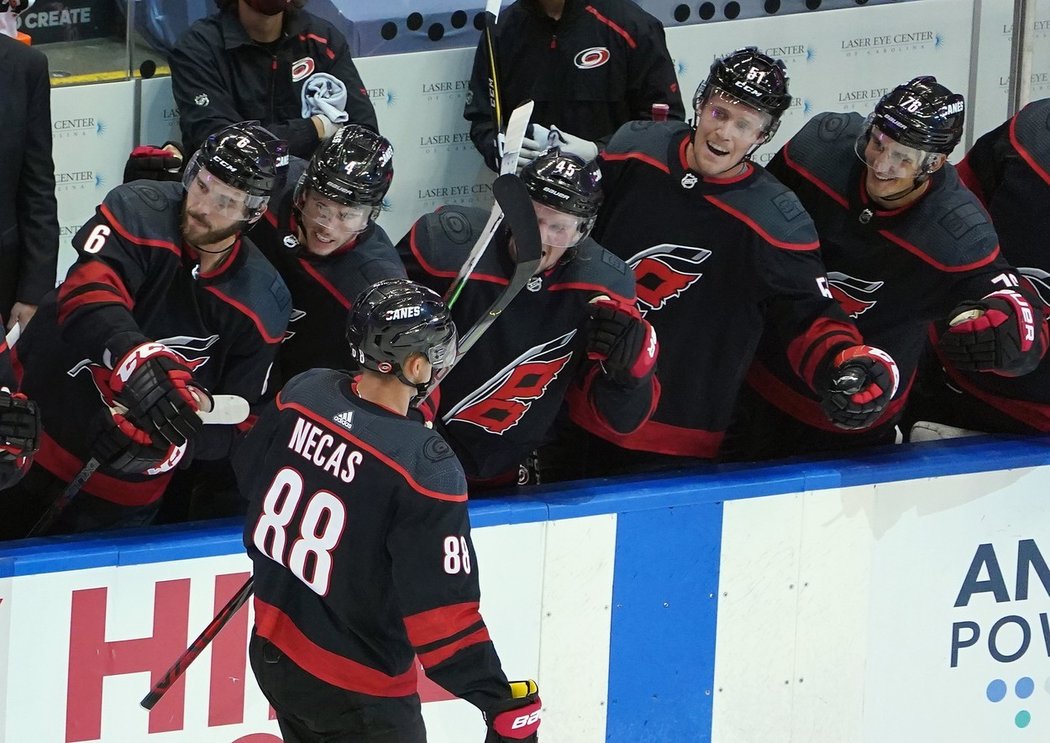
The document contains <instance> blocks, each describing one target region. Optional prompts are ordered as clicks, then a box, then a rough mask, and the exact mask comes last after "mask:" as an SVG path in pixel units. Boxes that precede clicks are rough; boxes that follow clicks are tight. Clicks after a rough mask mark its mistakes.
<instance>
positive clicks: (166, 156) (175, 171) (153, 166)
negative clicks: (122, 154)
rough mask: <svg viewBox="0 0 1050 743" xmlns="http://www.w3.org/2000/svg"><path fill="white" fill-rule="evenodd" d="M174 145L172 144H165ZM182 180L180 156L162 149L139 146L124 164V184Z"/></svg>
mask: <svg viewBox="0 0 1050 743" xmlns="http://www.w3.org/2000/svg"><path fill="white" fill-rule="evenodd" d="M167 144H174V143H172V142H169V143H166V144H165V146H167ZM141 180H147V181H180V180H182V156H181V155H179V154H177V153H174V152H172V151H171V150H166V149H164V147H154V146H152V145H140V146H139V147H136V148H135V149H133V150H132V151H131V156H130V157H128V161H127V162H126V163H125V164H124V182H125V183H131V182H132V181H141Z"/></svg>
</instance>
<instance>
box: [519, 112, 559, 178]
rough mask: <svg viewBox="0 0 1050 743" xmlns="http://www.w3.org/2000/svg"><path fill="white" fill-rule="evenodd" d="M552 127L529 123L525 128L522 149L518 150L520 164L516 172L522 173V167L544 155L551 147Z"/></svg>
mask: <svg viewBox="0 0 1050 743" xmlns="http://www.w3.org/2000/svg"><path fill="white" fill-rule="evenodd" d="M550 135H551V132H550V129H548V128H547V127H545V126H540V125H539V124H529V127H528V129H526V130H525V139H523V140H521V150H519V151H518V164H517V166H515V169H514V172H515V173H521V169H522V168H524V167H525V166H526V165H528V164H529V163H531V162H532V161H533V160H535V159H536V158H537V157H539V156H540V155H542V154H543V153H544V152H546V151H547V149H548V148H549V147H550Z"/></svg>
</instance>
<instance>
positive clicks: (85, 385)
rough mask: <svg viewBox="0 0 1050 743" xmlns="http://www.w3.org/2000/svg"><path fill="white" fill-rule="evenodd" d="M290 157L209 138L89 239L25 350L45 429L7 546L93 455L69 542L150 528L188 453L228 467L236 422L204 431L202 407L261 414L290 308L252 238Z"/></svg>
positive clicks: (240, 140) (127, 198)
mask: <svg viewBox="0 0 1050 743" xmlns="http://www.w3.org/2000/svg"><path fill="white" fill-rule="evenodd" d="M286 157H287V155H286V151H285V148H284V143H283V142H281V141H279V140H273V137H272V135H271V134H270V133H269V132H268V131H266V130H265V129H263V128H262V127H260V126H258V125H257V124H255V123H253V122H244V123H241V124H235V125H233V126H230V127H227V128H226V129H224V130H222V131H221V132H219V133H217V134H215V135H213V136H212V137H210V138H209V139H208V140H207V141H206V142H205V144H204V146H203V147H201V149H200V150H199V151H198V152H197V153H196V154H195V155H194V157H193V158H192V159H191V162H190V163H189V164H188V165H187V168H186V174H185V179H184V182H183V183H182V184H179V183H170V182H167V183H162V182H137V183H133V184H128V185H125V186H118V187H117V188H115V189H113V190H112V191H110V193H109V194H108V195H107V196H106V198H105V200H104V201H103V203H102V204H101V205H100V206H99V207H98V210H97V211H96V213H95V216H94V217H92V218H91V219H90V220H89V221H88V222H87V223H86V224H85V225H84V226H83V227H82V228H81V229H80V231H79V232H77V234H76V236H75V237H74V238H73V246H74V247H75V248H76V250H77V254H78V255H77V261H76V263H74V264H73V266H72V267H71V268H70V269H69V272H68V274H67V275H66V280H65V282H64V283H63V284H62V285H61V286H60V287H59V288H58V289H57V290H56V291H55V292H53V293H51V294H50V295H48V298H47V299H46V300H45V301H44V303H43V304H42V305H41V308H40V310H39V311H38V312H37V315H36V317H35V318H34V320H33V322H32V323H31V324H30V325H29V327H28V328H26V330H25V332H24V333H23V334H22V339H21V340H20V341H19V343H18V346H17V347H16V349H15V353H16V354H17V358H18V359H19V360H20V362H21V367H22V379H21V389H22V390H23V391H24V392H26V393H27V394H28V395H29V396H30V397H31V398H33V399H34V400H36V401H37V402H38V403H39V405H40V408H41V411H42V412H43V428H44V433H43V435H42V441H41V447H40V452H39V453H38V454H37V457H36V461H35V462H34V465H33V467H32V468H31V470H30V471H29V472H28V473H27V474H26V476H25V478H23V480H22V482H21V483H19V485H18V486H16V488H15V489H14V490H13V491H12V492H11V493H8V494H6V496H5V498H3V499H0V510H2V516H0V524H2V526H0V529H2V530H3V533H4V534H5V535H6V536H7V537H13V536H21V535H24V534H25V533H26V530H27V529H28V528H29V527H30V526H32V525H33V524H34V522H35V521H36V519H37V517H38V516H39V515H40V514H41V513H42V512H43V510H44V509H45V508H46V507H47V506H48V505H49V504H50V503H51V502H52V501H53V500H54V499H55V498H56V496H57V495H58V494H60V493H61V492H62V491H63V489H64V486H65V483H67V482H69V481H70V480H71V479H72V478H73V477H74V476H75V475H76V474H77V473H78V472H79V471H80V470H81V468H82V467H83V466H84V464H85V462H86V461H87V460H88V459H89V458H95V459H97V460H98V461H99V462H101V463H102V466H101V467H100V468H99V470H98V471H97V472H96V473H95V474H94V475H93V476H92V477H91V478H90V479H89V480H88V481H87V483H86V484H85V485H84V487H83V489H82V490H81V492H80V494H79V495H78V496H77V497H76V499H75V500H74V501H72V503H71V505H70V506H69V507H68V508H67V509H66V510H65V512H64V513H63V514H62V517H61V519H60V520H59V521H58V522H57V523H56V524H55V527H54V530H55V531H56V532H79V531H87V530H93V529H101V528H114V527H118V526H125V525H136V524H142V523H148V522H149V521H150V519H151V518H152V517H153V514H154V512H155V511H156V508H157V506H158V504H159V501H160V498H161V496H162V494H163V493H164V489H165V487H166V485H167V482H168V480H169V479H170V477H171V474H172V469H173V468H174V467H175V466H176V465H177V464H178V463H179V462H180V460H182V459H183V457H184V456H186V454H187V450H189V449H192V450H194V452H193V453H194V454H197V455H199V456H201V457H204V458H219V457H222V456H225V454H226V450H227V449H228V447H229V444H230V439H231V438H232V435H233V430H232V427H230V426H209V430H208V431H207V432H206V433H203V434H202V426H201V421H200V418H199V417H198V415H197V411H198V409H199V407H200V402H199V400H200V396H201V395H204V394H207V393H206V392H204V391H205V390H210V391H212V392H221V393H228V394H236V395H240V396H241V397H244V398H246V399H247V400H248V401H249V402H250V403H254V402H255V401H257V400H259V398H260V396H261V395H262V394H263V391H264V390H265V388H266V380H267V376H268V374H269V370H270V365H271V363H272V362H273V359H274V355H275V353H276V350H277V347H278V344H279V343H280V341H281V339H282V337H283V336H284V331H285V327H286V325H287V321H288V312H289V304H290V302H289V298H288V290H287V288H286V287H285V285H284V282H283V281H282V280H281V278H280V276H279V275H278V274H277V272H276V270H274V268H273V267H272V266H271V265H270V264H269V263H268V262H267V261H266V259H265V258H263V257H262V255H260V254H259V252H258V250H257V249H256V248H255V246H254V245H252V244H251V243H250V242H248V241H247V240H244V239H242V237H241V232H242V231H243V230H244V229H245V228H246V227H247V226H248V225H250V224H251V223H252V222H254V221H256V220H257V219H259V217H261V216H262V213H263V211H264V210H265V208H266V203H267V200H268V199H269V194H270V192H271V190H272V189H273V186H274V182H275V181H276V180H277V179H278V178H279V177H280V169H281V168H282V167H283V163H284V160H285V158H286ZM16 496H17V497H16Z"/></svg>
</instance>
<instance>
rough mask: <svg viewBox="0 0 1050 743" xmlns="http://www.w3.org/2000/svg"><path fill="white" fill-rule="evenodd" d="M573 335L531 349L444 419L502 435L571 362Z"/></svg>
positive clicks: (465, 399)
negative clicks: (570, 346) (569, 346)
mask: <svg viewBox="0 0 1050 743" xmlns="http://www.w3.org/2000/svg"><path fill="white" fill-rule="evenodd" d="M574 335H576V331H575V330H570V331H569V332H568V333H566V334H565V335H562V336H560V337H558V338H555V339H554V340H551V341H547V342H546V343H541V344H540V345H538V346H534V347H533V348H530V349H529V350H528V351H526V352H525V353H523V354H522V355H521V356H519V357H518V358H516V359H514V361H512V362H510V363H509V364H507V365H506V366H505V367H503V368H502V369H500V370H499V371H498V372H496V373H495V374H494V375H493V376H492V377H491V378H490V379H489V380H488V381H487V382H485V383H484V384H482V385H481V386H480V387H478V389H476V390H474V392H472V393H470V394H469V395H467V396H466V397H465V398H463V399H462V400H460V401H459V402H458V403H457V404H456V405H455V406H454V407H453V408H452V409H451V410H449V411H448V412H447V413H445V415H444V417H443V418H442V420H443V421H444V422H445V423H446V424H448V423H451V422H452V421H459V422H461V423H470V424H472V425H475V426H478V427H479V428H483V429H485V430H486V431H488V432H489V433H493V434H496V435H497V436H502V435H503V434H504V433H506V432H507V431H509V430H510V429H511V428H513V427H514V426H516V425H517V424H518V422H519V421H521V418H522V416H524V415H525V413H527V412H529V408H531V407H532V403H533V402H534V401H536V400H538V399H540V398H541V397H543V393H544V392H546V391H547V387H549V386H550V383H551V382H553V381H554V380H555V379H557V378H558V375H559V374H561V371H562V369H564V368H565V365H566V364H567V363H569V359H570V358H572V351H565V350H564V349H565V348H566V346H568V345H569V341H571V340H572V338H573V336H574Z"/></svg>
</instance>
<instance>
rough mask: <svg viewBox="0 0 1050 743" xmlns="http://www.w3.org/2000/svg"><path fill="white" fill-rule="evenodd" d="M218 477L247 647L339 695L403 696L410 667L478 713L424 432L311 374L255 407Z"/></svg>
mask: <svg viewBox="0 0 1050 743" xmlns="http://www.w3.org/2000/svg"><path fill="white" fill-rule="evenodd" d="M233 465H234V470H235V472H236V474H237V481H238V484H239V486H240V491H241V493H243V494H244V495H245V496H246V497H247V498H248V499H249V500H250V504H249V506H248V514H247V520H246V522H245V528H244V544H245V546H246V547H247V548H248V554H249V555H250V556H251V558H252V562H253V563H254V568H255V629H256V632H257V633H258V634H259V635H261V636H263V637H265V638H267V639H268V640H269V641H270V642H272V643H273V644H274V645H276V646H277V647H279V648H280V649H281V650H282V651H283V652H284V653H285V655H287V656H288V657H289V658H290V659H291V660H292V661H294V662H295V664H296V665H298V666H299V667H300V668H302V669H303V670H305V671H307V672H308V673H310V674H312V675H314V676H316V677H317V678H319V679H322V680H323V681H326V682H327V683H329V684H332V685H334V686H338V687H341V688H343V689H348V690H350V691H353V692H357V693H361V694H369V695H372V696H377V697H400V696H408V695H410V694H414V693H415V692H416V664H415V663H414V662H413V658H414V656H418V657H419V660H420V662H421V663H422V664H423V666H424V668H425V669H426V673H427V676H429V677H430V678H431V679H432V680H433V681H435V682H436V683H437V684H439V685H441V686H442V687H443V688H445V689H447V690H448V691H449V692H451V693H453V694H455V695H457V696H459V697H462V698H464V699H466V700H467V701H469V702H471V703H472V704H474V705H476V706H477V707H479V708H480V709H482V710H487V709H490V708H491V707H492V703H493V702H496V701H498V700H501V699H505V698H506V696H507V691H506V690H507V679H506V677H505V676H504V674H503V671H502V669H501V666H500V661H499V657H498V656H497V655H496V650H495V648H494V647H493V645H492V641H491V640H490V639H489V634H488V630H487V629H486V627H485V622H484V620H483V619H482V617H481V614H480V613H479V612H478V604H479V600H480V589H479V587H478V566H477V562H476V554H475V551H474V546H473V543H472V542H471V538H470V520H469V518H468V515H467V486H466V481H465V479H464V476H463V470H462V468H461V467H460V465H459V462H457V461H456V457H455V455H454V454H453V452H452V450H451V449H450V448H449V446H448V444H447V443H446V442H445V441H444V439H442V438H441V436H440V435H438V434H437V433H436V432H435V431H433V430H430V429H428V428H426V427H424V426H423V425H422V423H420V422H418V421H415V420H411V419H409V418H406V417H404V416H401V415H398V414H397V413H395V412H392V411H390V410H387V409H385V408H383V407H381V406H379V405H376V404H374V403H371V402H368V401H366V400H363V399H361V398H359V397H358V396H357V395H356V394H355V391H354V385H353V381H352V380H351V378H350V377H348V376H347V375H345V374H341V373H339V372H335V371H331V370H327V369H315V370H312V371H308V372H305V373H303V374H300V375H299V376H297V377H295V378H294V379H292V380H290V381H289V382H288V383H287V384H286V385H285V386H284V388H283V389H282V390H281V391H280V393H278V395H277V397H276V398H275V399H274V400H273V401H272V402H271V403H269V404H268V405H267V406H266V409H265V411H264V412H263V414H262V415H261V416H260V417H259V420H258V422H257V423H256V425H255V426H254V427H253V428H252V430H251V431H250V432H249V433H248V435H247V436H246V437H245V438H244V440H243V441H242V442H241V443H239V444H238V447H237V449H236V450H235V452H234V456H233Z"/></svg>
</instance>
